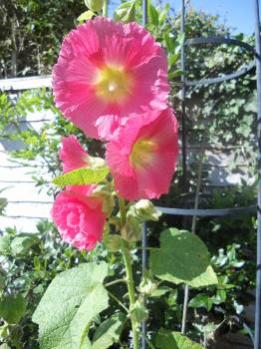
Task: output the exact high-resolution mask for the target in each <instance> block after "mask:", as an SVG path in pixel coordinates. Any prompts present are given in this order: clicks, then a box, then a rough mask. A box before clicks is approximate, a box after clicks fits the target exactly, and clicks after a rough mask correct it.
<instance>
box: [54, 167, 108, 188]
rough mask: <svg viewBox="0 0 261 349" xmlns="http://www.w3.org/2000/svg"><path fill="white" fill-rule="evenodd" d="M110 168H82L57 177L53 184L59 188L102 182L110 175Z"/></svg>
mask: <svg viewBox="0 0 261 349" xmlns="http://www.w3.org/2000/svg"><path fill="white" fill-rule="evenodd" d="M108 173H109V169H108V167H103V168H97V169H92V168H80V169H78V170H74V171H71V172H68V173H66V174H64V175H61V176H59V177H56V178H55V179H54V180H53V182H54V184H56V185H58V186H59V187H66V186H67V185H89V184H98V183H100V182H102V181H103V180H104V179H105V178H106V177H107V175H108Z"/></svg>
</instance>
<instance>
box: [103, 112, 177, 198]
mask: <svg viewBox="0 0 261 349" xmlns="http://www.w3.org/2000/svg"><path fill="white" fill-rule="evenodd" d="M178 152H179V150H178V123H177V120H176V118H175V115H174V113H173V111H172V110H171V109H170V108H169V109H166V110H164V111H154V112H150V113H146V114H143V115H141V116H136V117H135V118H132V119H129V120H128V121H127V123H126V124H125V125H124V126H122V127H121V128H120V129H119V132H118V133H117V134H116V135H115V137H114V139H112V140H111V142H110V143H108V144H107V151H106V159H107V162H108V165H109V167H110V169H111V172H112V174H113V177H114V179H115V187H116V189H117V190H118V192H119V194H120V195H121V196H122V197H123V198H125V199H128V200H138V199H145V198H148V199H153V198H159V197H160V196H161V195H162V194H164V193H167V192H168V190H169V186H170V182H171V179H172V176H173V173H174V171H175V167H176V162H177V157H178Z"/></svg>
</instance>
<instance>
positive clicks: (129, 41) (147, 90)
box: [53, 17, 169, 139]
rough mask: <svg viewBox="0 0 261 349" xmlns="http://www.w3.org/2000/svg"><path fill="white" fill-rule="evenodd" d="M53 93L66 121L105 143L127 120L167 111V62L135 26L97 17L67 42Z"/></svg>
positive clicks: (136, 25)
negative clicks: (150, 111)
mask: <svg viewBox="0 0 261 349" xmlns="http://www.w3.org/2000/svg"><path fill="white" fill-rule="evenodd" d="M53 90H54V96H55V102H56V105H57V107H58V108H59V109H60V110H61V111H62V112H63V113H64V115H65V117H66V118H68V119H69V120H71V121H72V122H73V123H74V124H75V125H77V126H78V127H79V128H80V129H82V130H83V131H84V132H85V134H86V135H87V136H91V137H94V138H99V137H100V136H99V132H100V133H101V135H102V137H103V138H105V139H107V133H108V131H109V130H111V129H113V130H115V129H116V128H117V127H118V125H119V124H121V122H122V119H124V118H126V116H129V115H130V114H132V113H143V112H145V111H147V110H154V109H157V110H163V109H165V108H166V107H167V99H168V93H169V84H168V80H167V58H166V55H165V53H164V51H163V49H162V48H161V46H160V45H159V44H158V43H156V42H155V40H154V38H153V37H152V36H151V34H150V33H149V32H148V31H147V30H146V29H144V28H143V27H141V26H140V25H138V24H137V23H134V22H133V23H129V24H123V23H120V22H114V21H112V20H111V19H108V18H103V17H96V18H95V19H94V20H90V21H88V22H87V23H85V24H82V25H80V26H79V27H78V28H77V29H75V30H73V31H71V32H70V33H69V35H68V36H67V37H66V38H65V39H64V42H63V44H62V48H61V52H60V56H59V59H58V63H57V64H56V65H55V66H54V69H53ZM100 117H102V119H101V120H99V118H100ZM107 123H108V124H109V126H108V125H107ZM98 129H99V130H98Z"/></svg>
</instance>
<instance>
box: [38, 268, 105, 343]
mask: <svg viewBox="0 0 261 349" xmlns="http://www.w3.org/2000/svg"><path fill="white" fill-rule="evenodd" d="M107 273H108V267H107V264H106V263H104V262H102V263H100V264H95V263H88V264H80V265H79V266H78V267H75V268H73V269H70V270H67V271H64V272H62V273H61V274H59V275H58V276H56V277H55V279H54V280H53V281H52V282H51V284H50V286H49V287H48V289H47V291H46V292H45V294H44V296H43V298H42V299H41V301H40V304H39V305H38V307H37V309H36V311H35V313H34V315H33V321H34V322H36V323H37V324H39V341H40V348H41V349H72V348H73V349H90V348H91V346H90V341H89V339H88V337H87V334H88V330H89V327H90V325H91V323H92V321H93V320H94V318H95V317H96V316H97V315H98V314H99V313H100V312H101V311H103V310H104V309H106V308H107V307H108V295H107V292H106V290H105V289H104V287H103V285H102V282H103V280H104V278H105V277H106V276H107Z"/></svg>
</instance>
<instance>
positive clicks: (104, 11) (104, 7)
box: [102, 0, 109, 17]
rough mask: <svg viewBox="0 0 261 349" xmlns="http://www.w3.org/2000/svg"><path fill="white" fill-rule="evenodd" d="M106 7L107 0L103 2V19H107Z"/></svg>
mask: <svg viewBox="0 0 261 349" xmlns="http://www.w3.org/2000/svg"><path fill="white" fill-rule="evenodd" d="M108 5H109V0H104V2H103V9H102V14H103V16H104V17H108Z"/></svg>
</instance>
